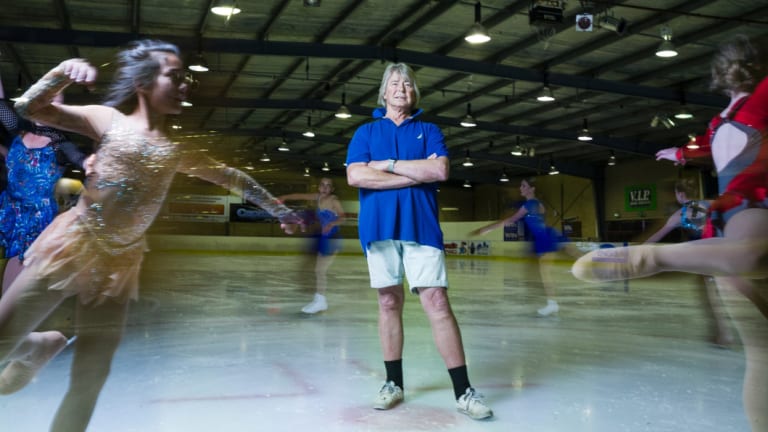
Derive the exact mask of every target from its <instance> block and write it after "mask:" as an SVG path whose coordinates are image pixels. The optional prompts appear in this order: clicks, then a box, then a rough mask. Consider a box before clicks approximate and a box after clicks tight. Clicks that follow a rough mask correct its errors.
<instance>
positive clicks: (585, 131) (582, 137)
mask: <svg viewBox="0 0 768 432" xmlns="http://www.w3.org/2000/svg"><path fill="white" fill-rule="evenodd" d="M576 139H578V140H579V141H592V135H590V134H589V127H588V125H587V119H586V118H585V119H584V125H583V127H582V128H581V132H579V136H578V137H576Z"/></svg>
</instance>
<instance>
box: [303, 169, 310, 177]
mask: <svg viewBox="0 0 768 432" xmlns="http://www.w3.org/2000/svg"><path fill="white" fill-rule="evenodd" d="M304 177H309V167H304Z"/></svg>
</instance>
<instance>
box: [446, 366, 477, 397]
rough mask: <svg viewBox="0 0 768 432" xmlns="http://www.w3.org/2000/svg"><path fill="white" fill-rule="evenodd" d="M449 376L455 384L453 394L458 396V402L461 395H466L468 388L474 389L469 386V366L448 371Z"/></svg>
mask: <svg viewBox="0 0 768 432" xmlns="http://www.w3.org/2000/svg"><path fill="white" fill-rule="evenodd" d="M448 374H449V375H450V376H451V381H452V382H453V393H454V394H455V395H456V400H459V398H460V397H461V395H463V394H464V393H466V391H467V389H468V388H470V387H472V386H471V385H470V384H469V375H468V374H467V366H466V365H464V366H459V367H455V368H453V369H448Z"/></svg>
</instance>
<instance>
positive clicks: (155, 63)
mask: <svg viewBox="0 0 768 432" xmlns="http://www.w3.org/2000/svg"><path fill="white" fill-rule="evenodd" d="M157 53H168V54H175V55H177V56H179V57H180V56H181V52H180V51H179V48H178V47H177V46H176V45H174V44H172V43H168V42H164V41H161V40H152V39H144V40H138V41H134V42H131V43H130V44H129V45H128V47H127V48H125V49H124V50H122V51H120V52H119V53H118V54H117V60H116V61H117V70H116V71H115V75H114V78H113V79H112V84H111V85H110V87H109V92H108V93H107V96H106V98H105V100H104V105H107V106H111V107H115V108H117V109H119V110H120V111H123V112H126V113H127V112H131V111H133V110H134V109H135V108H136V105H137V104H138V97H137V96H136V88H137V87H151V86H152V84H153V83H154V81H155V78H156V77H157V74H158V73H159V71H160V68H161V66H162V65H161V63H160V61H159V57H158V56H157V55H156V54H157Z"/></svg>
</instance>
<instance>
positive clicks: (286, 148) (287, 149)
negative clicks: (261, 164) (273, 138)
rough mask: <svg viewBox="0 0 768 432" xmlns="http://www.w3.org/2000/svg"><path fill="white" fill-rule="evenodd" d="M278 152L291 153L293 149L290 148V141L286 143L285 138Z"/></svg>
mask: <svg viewBox="0 0 768 432" xmlns="http://www.w3.org/2000/svg"><path fill="white" fill-rule="evenodd" d="M277 151H281V152H287V151H291V148H290V147H289V146H288V141H286V140H285V138H283V141H282V142H280V145H279V146H278V147H277Z"/></svg>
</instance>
